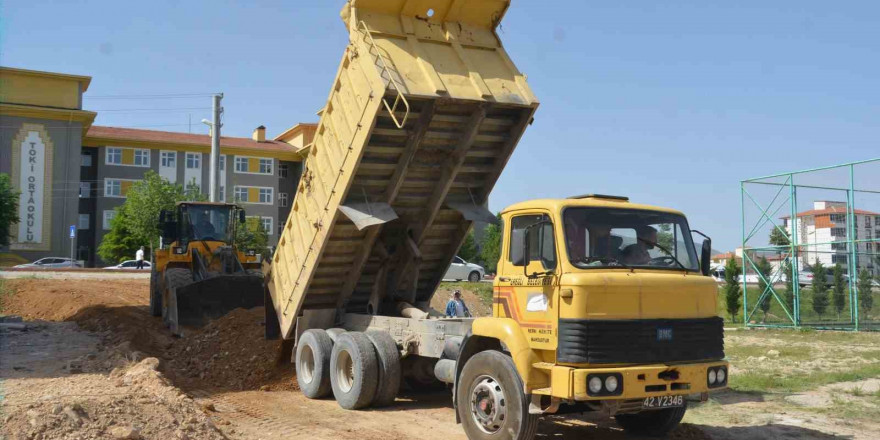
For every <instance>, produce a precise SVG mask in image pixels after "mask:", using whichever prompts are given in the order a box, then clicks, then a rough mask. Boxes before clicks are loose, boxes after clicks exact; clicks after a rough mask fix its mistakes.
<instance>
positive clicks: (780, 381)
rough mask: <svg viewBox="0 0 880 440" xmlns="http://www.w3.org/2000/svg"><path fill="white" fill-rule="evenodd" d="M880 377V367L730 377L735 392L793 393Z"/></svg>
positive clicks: (870, 365)
mask: <svg viewBox="0 0 880 440" xmlns="http://www.w3.org/2000/svg"><path fill="white" fill-rule="evenodd" d="M878 376H880V365H873V364H867V365H861V366H857V367H855V368H853V369H852V370H849V371H817V372H813V373H809V374H787V375H786V374H784V373H781V372H773V373H765V372H756V371H745V372H740V373H737V374H731V375H730V388H731V389H732V390H735V391H746V392H748V391H759V392H783V393H792V392H799V391H807V390H812V389H815V388H817V387H820V386H822V385H827V384H830V383H835V382H850V381H856V380H864V379H870V378H872V377H878Z"/></svg>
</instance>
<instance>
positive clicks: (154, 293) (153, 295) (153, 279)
mask: <svg viewBox="0 0 880 440" xmlns="http://www.w3.org/2000/svg"><path fill="white" fill-rule="evenodd" d="M150 315H151V316H162V289H161V287H160V286H159V272H156V266H152V267H150Z"/></svg>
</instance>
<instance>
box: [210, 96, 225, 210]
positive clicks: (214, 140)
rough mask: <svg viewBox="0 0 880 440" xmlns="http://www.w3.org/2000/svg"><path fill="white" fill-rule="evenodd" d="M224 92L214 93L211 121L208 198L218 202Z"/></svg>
mask: <svg viewBox="0 0 880 440" xmlns="http://www.w3.org/2000/svg"><path fill="white" fill-rule="evenodd" d="M221 99H223V94H222V93H218V94H216V95H214V105H213V111H214V120H213V121H212V122H211V165H210V166H211V168H210V173H209V174H208V176H209V178H210V179H211V183H210V185H209V186H208V191H209V193H208V200H210V201H212V202H217V201H218V200H217V199H219V198H220V197H219V194H220V127H222V126H223V124H222V123H221V122H220V115H221V114H222V113H223V107H221V106H220V100H221Z"/></svg>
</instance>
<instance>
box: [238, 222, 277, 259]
mask: <svg viewBox="0 0 880 440" xmlns="http://www.w3.org/2000/svg"><path fill="white" fill-rule="evenodd" d="M235 247H237V248H238V249H239V250H242V251H246V250H254V251H256V253H258V254H260V255H262V256H263V259H268V258H269V257H270V252H269V234H268V233H267V232H266V228H264V227H263V222H261V221H260V219H259V218H257V217H249V218H247V219H245V222H244V224H243V225H242V224H239V225H237V226H236V228H235Z"/></svg>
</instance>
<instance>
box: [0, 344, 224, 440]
mask: <svg viewBox="0 0 880 440" xmlns="http://www.w3.org/2000/svg"><path fill="white" fill-rule="evenodd" d="M158 365H159V360H158V359H156V358H147V359H144V360H142V361H141V362H139V363H136V364H131V365H129V366H127V367H120V368H116V369H114V370H113V371H112V372H111V373H110V375H109V376H105V375H102V374H82V375H74V376H67V377H61V378H57V379H48V380H46V379H44V380H42V381H41V382H48V383H41V384H38V385H36V386H33V384H32V385H31V386H29V387H18V386H15V387H11V388H14V389H15V391H14V392H12V393H10V396H9V399H10V400H12V401H14V402H16V403H18V402H30V403H27V404H24V405H15V406H12V407H9V408H7V409H6V411H4V412H5V413H6V415H5V417H4V419H3V429H2V430H0V432H5V433H6V434H7V435H9V437H8V438H9V439H16V440H17V439H61V438H78V439H105V438H109V439H144V438H162V439H169V440H170V439H178V440H183V439H209V440H213V439H218V440H219V439H224V438H226V437H225V436H224V435H223V434H222V433H221V432H220V431H219V430H218V429H217V428H216V427H215V426H214V424H213V422H212V421H211V420H210V418H209V417H208V416H207V415H205V413H204V412H203V411H202V410H201V408H199V406H198V405H197V404H196V403H195V402H194V401H193V400H192V399H190V398H189V397H187V396H186V395H184V394H182V393H181V392H180V390H178V389H177V388H174V387H173V386H171V385H170V384H169V383H168V381H167V380H166V379H165V378H164V377H163V376H162V374H161V373H159V372H158V371H157V366H158Z"/></svg>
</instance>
